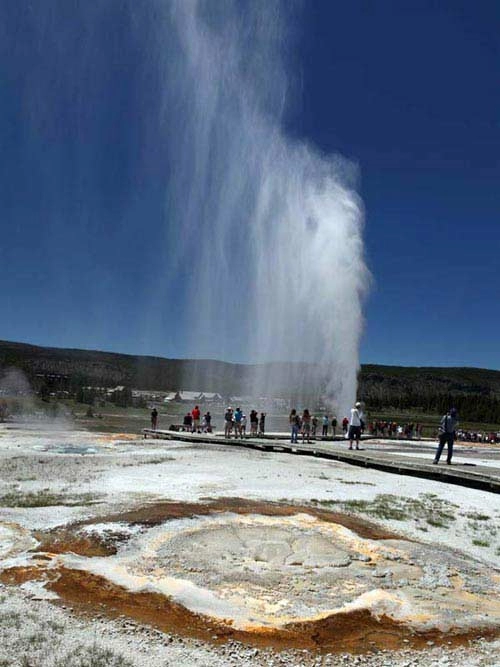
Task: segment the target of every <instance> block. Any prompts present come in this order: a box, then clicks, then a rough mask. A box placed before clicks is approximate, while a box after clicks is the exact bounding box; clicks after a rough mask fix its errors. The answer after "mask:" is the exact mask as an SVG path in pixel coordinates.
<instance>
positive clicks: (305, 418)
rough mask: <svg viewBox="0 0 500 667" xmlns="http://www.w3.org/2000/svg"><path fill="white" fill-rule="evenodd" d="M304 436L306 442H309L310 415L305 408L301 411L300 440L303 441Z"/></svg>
mask: <svg viewBox="0 0 500 667" xmlns="http://www.w3.org/2000/svg"><path fill="white" fill-rule="evenodd" d="M306 437H307V442H311V415H310V413H309V410H308V409H307V408H306V409H305V410H304V412H303V413H302V442H304V441H305V439H306Z"/></svg>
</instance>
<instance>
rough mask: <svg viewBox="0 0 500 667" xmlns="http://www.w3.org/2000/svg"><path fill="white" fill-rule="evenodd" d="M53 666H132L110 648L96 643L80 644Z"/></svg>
mask: <svg viewBox="0 0 500 667" xmlns="http://www.w3.org/2000/svg"><path fill="white" fill-rule="evenodd" d="M54 667H133V663H132V662H131V661H130V660H128V658H125V657H124V656H123V655H122V654H121V653H115V652H114V651H112V650H111V649H108V648H101V647H100V646H98V645H97V644H94V645H93V646H85V645H83V644H81V645H79V646H77V647H76V648H73V649H71V651H68V652H67V653H66V654H64V655H62V656H61V657H60V658H59V659H57V660H56V661H55V662H54Z"/></svg>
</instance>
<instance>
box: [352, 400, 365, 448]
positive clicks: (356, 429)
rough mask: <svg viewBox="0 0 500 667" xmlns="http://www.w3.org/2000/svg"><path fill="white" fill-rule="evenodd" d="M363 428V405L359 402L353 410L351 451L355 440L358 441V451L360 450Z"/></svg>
mask: <svg viewBox="0 0 500 667" xmlns="http://www.w3.org/2000/svg"><path fill="white" fill-rule="evenodd" d="M362 426H363V413H362V412H361V403H359V402H358V403H356V404H355V406H354V407H353V408H351V419H350V421H349V449H352V443H353V440H356V449H359V440H360V438H361V428H362Z"/></svg>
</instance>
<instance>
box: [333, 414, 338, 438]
mask: <svg viewBox="0 0 500 667" xmlns="http://www.w3.org/2000/svg"><path fill="white" fill-rule="evenodd" d="M336 430H337V417H332V432H333V437H334V438H335V432H336Z"/></svg>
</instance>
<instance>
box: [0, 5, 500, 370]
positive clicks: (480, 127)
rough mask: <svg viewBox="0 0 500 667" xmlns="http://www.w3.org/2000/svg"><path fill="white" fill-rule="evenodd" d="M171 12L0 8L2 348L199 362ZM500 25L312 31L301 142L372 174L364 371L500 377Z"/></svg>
mask: <svg viewBox="0 0 500 667" xmlns="http://www.w3.org/2000/svg"><path fill="white" fill-rule="evenodd" d="M158 4H159V3H158V2H157V0H151V1H150V2H148V1H146V2H144V3H142V5H141V6H142V7H144V8H145V9H144V12H142V13H141V12H140V11H139V12H136V13H135V15H134V19H133V21H132V20H131V18H130V13H129V12H128V10H127V3H126V2H125V1H123V2H122V1H119V0H108V1H106V2H105V1H104V0H103V1H102V2H96V3H91V4H90V5H89V6H88V8H86V9H85V11H84V12H83V13H82V10H81V7H82V5H81V3H78V2H76V0H75V1H72V0H64V1H63V0H46V1H45V2H44V3H40V5H42V6H41V7H38V6H37V4H36V3H31V2H28V1H27V0H5V2H3V3H2V4H1V6H0V142H1V143H0V147H1V153H0V170H1V175H0V225H1V231H2V243H1V244H0V261H1V265H2V269H3V270H2V271H1V273H0V293H1V295H2V310H1V319H0V322H1V327H0V338H3V339H8V340H19V341H26V342H32V343H36V344H42V345H54V346H64V347H87V348H98V349H106V350H113V351H120V352H130V353H145V354H157V355H161V356H169V357H177V356H195V355H196V350H195V349H192V348H191V347H190V346H189V345H188V344H187V343H186V341H187V340H188V337H187V336H186V331H187V329H188V328H189V322H188V321H187V319H186V315H185V309H184V304H183V303H182V299H180V298H179V297H178V294H179V290H177V289H176V286H178V285H179V284H182V280H183V275H182V271H180V272H177V273H176V275H175V276H174V277H173V278H172V276H170V275H169V272H168V265H169V262H170V259H171V258H170V257H169V252H168V248H167V247H165V238H164V234H165V231H164V228H165V224H164V216H165V191H166V187H167V185H168V179H169V163H168V161H167V159H166V155H167V154H168V145H167V137H166V135H165V133H162V132H161V128H160V126H159V121H157V122H156V123H155V119H157V118H159V116H160V106H161V98H162V95H161V90H162V86H164V85H165V82H164V81H161V80H160V77H159V75H158V69H157V68H156V67H155V66H154V62H153V60H154V54H153V51H152V49H151V48H150V45H151V42H152V40H153V39H154V38H155V36H156V33H155V30H154V17H153V19H152V15H153V13H154V9H155V7H157V6H158ZM92 7H95V9H92ZM499 25H500V5H499V4H498V3H496V2H486V1H483V2H478V3H471V2H461V1H454V2H440V3H435V2H423V1H420V2H406V1H405V0H401V1H399V2H382V3H380V2H377V3H375V2H368V1H364V2H361V1H352V2H348V3H347V2H345V3H334V2H328V1H327V0H311V1H310V2H306V3H304V4H303V7H302V11H301V13H300V16H299V17H298V18H296V24H295V25H294V31H293V35H294V40H293V42H291V43H290V44H289V48H288V58H289V60H288V66H289V70H290V75H291V81H292V87H291V91H290V100H291V101H290V104H289V108H288V109H287V117H286V131H287V132H288V133H289V134H290V135H291V136H296V137H298V138H300V139H304V140H306V141H308V142H311V143H312V144H314V145H316V146H317V147H319V148H320V150H322V151H324V152H339V153H341V154H343V155H345V156H347V157H349V158H350V159H351V160H353V161H354V162H355V163H356V164H357V165H358V167H359V173H360V183H359V188H360V193H361V195H362V197H363V200H364V203H365V208H366V227H365V240H366V255H367V261H368V264H369V267H370V269H371V271H372V273H373V276H374V282H373V287H372V290H371V294H370V297H369V299H368V301H367V304H366V309H365V318H366V328H365V335H364V338H363V343H362V350H361V359H362V361H363V362H365V363H388V364H403V365H435V366H436V365H456V366H466V365H467V366H482V367H489V368H500V351H499V350H500V346H499V345H498V338H499V337H498V332H499V329H500V307H499V304H500V298H499V297H500V279H499V275H498V267H499V264H500V262H499V255H500V228H499V221H500V215H499V213H500V188H499V185H500V87H499V85H498V72H499V70H500V53H499V49H500V46H499V42H498V28H499ZM325 251H326V252H327V251H328V249H325ZM183 270H184V271H186V270H188V268H185V269H183ZM237 357H238V355H237V353H236V352H235V354H234V358H237Z"/></svg>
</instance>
